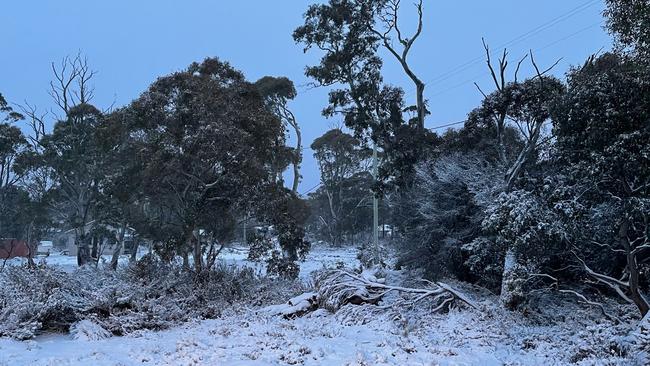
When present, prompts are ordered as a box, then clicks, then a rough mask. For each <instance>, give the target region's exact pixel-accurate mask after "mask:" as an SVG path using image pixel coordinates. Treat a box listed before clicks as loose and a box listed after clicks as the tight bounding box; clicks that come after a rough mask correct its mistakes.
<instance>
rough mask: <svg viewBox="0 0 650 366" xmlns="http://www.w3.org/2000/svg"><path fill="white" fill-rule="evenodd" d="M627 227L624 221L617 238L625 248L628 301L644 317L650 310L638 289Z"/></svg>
mask: <svg viewBox="0 0 650 366" xmlns="http://www.w3.org/2000/svg"><path fill="white" fill-rule="evenodd" d="M629 226H630V224H629V222H628V220H627V219H624V220H623V222H622V223H621V226H620V227H619V231H618V236H619V241H620V243H621V246H622V247H623V248H625V252H626V257H627V269H628V271H629V273H630V279H629V281H628V283H629V285H630V299H632V301H633V302H634V304H635V305H636V307H637V308H639V311H640V312H641V316H645V315H646V314H648V310H650V305H649V304H648V301H647V300H646V298H645V297H644V296H643V295H642V294H641V290H640V289H639V264H638V262H637V258H636V253H634V252H633V248H632V246H631V245H630V241H629V239H628V231H629Z"/></svg>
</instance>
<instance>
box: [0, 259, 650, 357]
mask: <svg viewBox="0 0 650 366" xmlns="http://www.w3.org/2000/svg"><path fill="white" fill-rule="evenodd" d="M246 256H247V253H246V252H245V250H244V249H241V248H231V249H229V250H227V251H226V252H225V253H224V254H223V257H224V261H226V262H229V263H230V264H236V265H241V266H245V265H253V266H257V267H256V268H259V269H260V270H261V269H262V268H263V265H259V264H254V263H250V262H248V261H247V260H246ZM55 259H56V260H55V261H54V262H55V263H58V264H57V265H61V266H67V265H69V264H68V263H67V262H65V261H64V260H63V259H61V258H55ZM342 264H345V265H347V266H351V267H358V261H357V260H356V251H355V249H354V248H344V249H329V248H314V250H313V251H312V252H311V254H310V255H309V256H308V258H307V260H306V261H305V262H304V263H302V265H301V273H300V277H301V278H302V279H303V280H305V281H308V280H309V278H310V273H311V272H312V271H314V270H318V269H321V268H323V267H329V268H337V267H340V266H341V265H342ZM388 273H389V274H390V276H388V277H386V278H387V281H388V280H389V281H391V284H396V283H395V281H398V280H401V279H402V278H404V277H405V276H403V273H401V272H400V273H398V272H396V271H389V272H388ZM364 276H368V277H369V276H371V274H370V273H364ZM449 285H450V286H452V287H454V288H456V289H461V290H462V291H463V292H465V293H468V292H469V291H471V289H470V288H467V287H465V288H463V284H461V283H457V282H450V283H449ZM477 291H478V290H477ZM312 295H313V294H309V293H307V294H304V295H302V296H297V297H295V298H293V299H290V300H288V301H287V303H286V304H283V305H279V306H268V305H270V304H264V305H263V306H261V307H254V306H246V307H232V308H227V309H224V310H223V312H222V313H223V316H222V317H220V318H218V319H211V320H198V319H197V320H195V321H193V322H190V323H185V324H182V325H179V326H177V327H174V328H171V329H168V330H164V331H159V332H154V331H136V332H134V333H131V334H128V335H127V336H124V337H109V338H106V337H108V334H106V333H105V332H103V331H102V329H98V328H97V326H96V325H95V324H94V323H92V321H87V320H84V321H82V322H80V323H78V324H75V326H74V327H73V332H71V334H69V335H52V334H49V335H44V336H40V337H37V338H35V339H33V340H30V341H23V342H21V341H16V340H12V339H7V338H1V339H0V365H12V366H13V365H31V366H39V365H48V366H55V365H56V366H59V365H62V366H65V365H70V366H77V365H97V366H104V365H123V366H126V365H142V364H145V365H222V364H224V365H488V366H489V365H566V364H577V365H602V364H609V365H643V364H644V361H643V360H642V357H643V356H645V354H642V353H640V352H638V351H637V350H634V349H633V348H632V347H633V343H634V340H633V339H632V338H631V337H633V333H634V332H633V329H634V327H635V320H634V319H629V318H628V319H627V320H628V322H627V323H626V324H622V325H614V324H612V323H610V322H608V321H607V320H605V319H602V317H600V316H599V314H598V312H597V311H596V310H594V309H591V308H588V307H585V306H580V305H577V304H575V303H574V302H561V301H560V300H557V299H556V300H553V301H550V302H544V301H542V302H541V303H542V304H543V306H542V307H541V308H540V309H535V312H534V314H536V315H527V316H523V315H522V314H521V313H518V312H509V311H506V310H503V309H502V308H501V307H500V306H499V305H498V304H499V302H498V298H497V297H496V296H494V295H491V294H486V293H477V292H475V293H472V295H473V296H472V297H473V299H477V300H479V301H478V307H479V309H471V308H469V307H462V308H453V309H451V311H450V312H449V313H446V314H439V315H434V314H431V313H430V312H429V310H430V309H428V308H427V307H426V306H422V307H418V308H414V309H410V308H397V309H394V310H389V311H383V312H372V313H369V316H365V317H354V316H351V314H355V312H354V311H346V310H349V309H353V310H355V309H359V307H358V306H355V305H347V306H346V307H344V308H342V309H341V310H339V312H337V313H336V314H332V313H330V312H328V311H327V310H324V309H319V310H316V311H314V312H311V313H307V314H306V315H304V316H303V317H298V318H295V319H285V318H284V317H283V316H282V315H284V314H285V313H286V311H287V309H288V308H291V307H299V308H300V309H299V310H302V309H304V308H305V307H306V306H307V305H308V304H310V299H312ZM554 301H555V302H554ZM558 301H560V302H558ZM367 306H371V305H367ZM346 308H347V309H346ZM294 310H295V309H294ZM617 310H618V311H619V312H621V313H623V312H628V313H630V314H632V313H633V312H632V311H630V309H628V308H617ZM278 314H279V315H278ZM357 314H358V312H357Z"/></svg>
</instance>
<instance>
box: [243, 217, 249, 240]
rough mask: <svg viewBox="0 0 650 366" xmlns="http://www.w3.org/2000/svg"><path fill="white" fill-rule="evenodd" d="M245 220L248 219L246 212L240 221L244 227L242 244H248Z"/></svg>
mask: <svg viewBox="0 0 650 366" xmlns="http://www.w3.org/2000/svg"><path fill="white" fill-rule="evenodd" d="M246 221H248V212H247V213H246V215H245V216H244V222H243V223H242V226H243V228H244V235H243V237H244V245H246V244H248V240H246Z"/></svg>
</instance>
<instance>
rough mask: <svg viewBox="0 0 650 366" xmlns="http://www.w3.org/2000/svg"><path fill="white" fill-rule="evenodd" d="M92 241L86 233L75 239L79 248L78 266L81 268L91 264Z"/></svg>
mask: <svg viewBox="0 0 650 366" xmlns="http://www.w3.org/2000/svg"><path fill="white" fill-rule="evenodd" d="M90 240H91V238H90V237H89V236H88V235H87V234H85V233H82V234H81V235H78V236H77V237H76V238H75V241H76V243H75V245H76V246H77V265H78V266H79V267H82V266H85V265H87V264H88V263H90V243H89V241H90Z"/></svg>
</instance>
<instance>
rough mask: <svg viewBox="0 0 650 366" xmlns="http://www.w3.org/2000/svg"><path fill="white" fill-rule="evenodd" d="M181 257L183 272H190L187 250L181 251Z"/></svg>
mask: <svg viewBox="0 0 650 366" xmlns="http://www.w3.org/2000/svg"><path fill="white" fill-rule="evenodd" d="M181 255H182V256H183V270H185V271H189V270H190V258H189V256H190V255H189V253H188V252H187V250H183V253H182V254H181Z"/></svg>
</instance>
